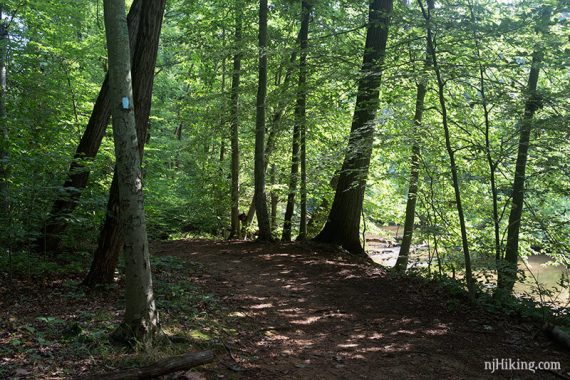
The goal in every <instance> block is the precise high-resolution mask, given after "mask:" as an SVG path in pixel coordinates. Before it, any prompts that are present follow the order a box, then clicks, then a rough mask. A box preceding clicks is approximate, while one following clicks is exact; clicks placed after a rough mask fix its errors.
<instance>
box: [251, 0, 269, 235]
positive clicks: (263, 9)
mask: <svg viewBox="0 0 570 380" xmlns="http://www.w3.org/2000/svg"><path fill="white" fill-rule="evenodd" d="M267 12H268V8H267V0H260V1H259V83H258V87H257V103H256V118H255V165H254V184H255V208H256V210H257V224H258V227H259V236H258V240H260V241H271V240H273V237H272V236H271V226H270V223H269V213H268V211H267V199H266V194H265V105H266V104H265V102H266V97H267Z"/></svg>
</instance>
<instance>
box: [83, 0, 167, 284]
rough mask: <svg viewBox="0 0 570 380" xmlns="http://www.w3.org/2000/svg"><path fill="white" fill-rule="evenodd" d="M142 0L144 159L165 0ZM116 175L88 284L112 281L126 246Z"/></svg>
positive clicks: (137, 80)
mask: <svg viewBox="0 0 570 380" xmlns="http://www.w3.org/2000/svg"><path fill="white" fill-rule="evenodd" d="M141 1H142V9H141V18H140V27H139V33H138V36H137V39H136V45H135V46H136V48H135V55H134V57H133V62H134V65H133V78H134V80H133V90H134V101H135V106H136V107H137V112H136V114H135V117H136V131H137V139H138V149H139V156H140V158H141V160H142V157H143V150H144V144H145V142H146V137H147V130H148V119H149V116H150V108H151V101H152V88H153V83H154V68H155V65H156V56H157V52H158V42H159V39H160V31H161V28H162V18H163V15H164V7H165V3H166V0H141ZM115 176H116V172H115V175H114V176H113V182H112V184H111V189H110V192H109V202H108V203H107V214H106V217H105V222H104V224H103V227H102V228H101V232H100V234H99V241H98V245H97V249H96V250H95V253H94V257H93V262H92V263H91V268H90V270H89V273H88V274H87V277H86V278H85V280H84V284H85V285H87V286H95V285H97V284H107V283H112V282H113V280H114V275H115V268H116V264H117V262H118V258H119V255H120V254H121V251H122V249H123V241H122V238H121V236H122V234H121V231H120V225H119V219H118V218H119V215H118V214H119V203H118V200H119V196H118V194H117V191H118V187H117V186H116V181H117V180H116V178H115Z"/></svg>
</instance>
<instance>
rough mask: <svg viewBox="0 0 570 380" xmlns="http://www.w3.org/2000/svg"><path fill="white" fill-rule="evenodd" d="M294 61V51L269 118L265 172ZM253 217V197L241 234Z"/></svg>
mask: <svg viewBox="0 0 570 380" xmlns="http://www.w3.org/2000/svg"><path fill="white" fill-rule="evenodd" d="M296 59H297V50H296V49H295V50H294V51H293V52H292V53H291V56H290V58H289V65H288V66H287V70H286V73H285V80H284V81H283V84H282V85H281V91H280V96H279V101H278V102H277V107H276V109H275V112H274V113H273V117H272V118H271V128H269V135H268V136H267V144H266V145H265V171H267V167H268V165H269V159H270V158H271V155H272V154H273V151H274V150H275V144H276V141H277V137H278V136H279V133H280V132H281V120H282V119H283V114H284V113H285V109H286V107H287V103H288V102H289V97H287V96H285V95H286V93H287V90H288V89H289V84H290V82H291V76H292V75H293V68H294V63H295V61H296ZM254 216H255V197H253V198H252V200H251V203H250V205H249V208H248V211H247V216H246V219H245V221H244V223H243V228H242V232H245V229H246V228H247V227H248V226H249V225H250V224H251V222H252V221H253V217H254Z"/></svg>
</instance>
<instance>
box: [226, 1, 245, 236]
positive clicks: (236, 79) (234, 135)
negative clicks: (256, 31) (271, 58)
mask: <svg viewBox="0 0 570 380" xmlns="http://www.w3.org/2000/svg"><path fill="white" fill-rule="evenodd" d="M235 5H236V7H235V23H236V25H235V26H236V30H235V41H234V44H235V46H234V49H235V51H234V66H233V73H232V89H231V109H230V112H231V114H230V128H231V137H230V138H231V147H232V163H231V172H232V184H231V203H232V204H231V231H230V236H229V238H230V239H234V238H239V236H240V221H239V86H240V78H241V76H240V74H241V73H240V71H241V55H242V53H241V48H242V46H241V39H242V37H241V30H242V17H243V14H242V8H241V5H240V3H239V2H238V1H236V2H235Z"/></svg>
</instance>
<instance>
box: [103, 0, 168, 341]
mask: <svg viewBox="0 0 570 380" xmlns="http://www.w3.org/2000/svg"><path fill="white" fill-rule="evenodd" d="M104 7H105V29H106V36H107V49H108V51H109V57H108V58H109V87H110V104H111V113H112V116H113V136H114V139H115V155H116V158H117V164H116V172H117V181H116V182H117V187H118V190H119V204H120V224H121V229H122V231H123V239H124V253H125V275H126V276H125V277H126V286H125V288H126V290H125V301H126V309H125V316H124V320H123V323H122V325H121V326H120V327H119V328H118V329H117V330H116V331H115V333H114V336H115V337H118V338H122V339H126V340H130V339H136V340H137V341H142V342H151V341H152V336H153V335H154V334H155V333H156V330H157V328H158V313H157V311H156V307H155V304H154V295H153V289H152V274H151V269H150V255H149V248H148V240H147V234H146V222H145V216H144V200H143V187H142V171H141V155H140V153H139V143H138V142H137V129H136V121H135V108H134V107H135V104H134V101H133V87H132V83H131V58H130V48H129V32H128V28H127V20H126V11H125V2H124V0H105V2H104ZM143 112H144V111H143Z"/></svg>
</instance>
